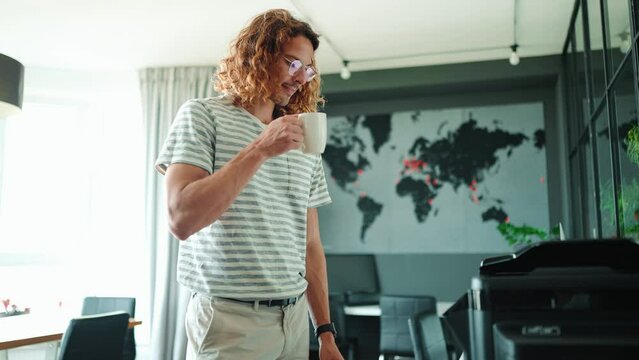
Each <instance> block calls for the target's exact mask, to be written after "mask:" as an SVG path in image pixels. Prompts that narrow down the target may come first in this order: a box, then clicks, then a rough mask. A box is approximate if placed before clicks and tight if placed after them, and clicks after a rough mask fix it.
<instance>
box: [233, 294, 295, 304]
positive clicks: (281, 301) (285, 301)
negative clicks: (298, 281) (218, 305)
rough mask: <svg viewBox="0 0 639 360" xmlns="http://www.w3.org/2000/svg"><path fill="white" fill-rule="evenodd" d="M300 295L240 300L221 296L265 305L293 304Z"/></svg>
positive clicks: (238, 300) (246, 302)
mask: <svg viewBox="0 0 639 360" xmlns="http://www.w3.org/2000/svg"><path fill="white" fill-rule="evenodd" d="M299 298H300V297H299V296H296V297H292V298H288V299H269V300H240V299H230V298H221V299H225V300H231V301H237V302H241V303H245V304H251V305H255V303H258V304H259V305H264V306H288V305H293V304H295V303H296V302H297V300H299Z"/></svg>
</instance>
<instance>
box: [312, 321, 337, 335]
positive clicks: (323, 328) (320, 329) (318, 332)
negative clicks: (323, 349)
mask: <svg viewBox="0 0 639 360" xmlns="http://www.w3.org/2000/svg"><path fill="white" fill-rule="evenodd" d="M328 331H330V332H331V333H333V336H337V331H336V330H335V325H334V324H333V323H328V324H322V325H319V326H318V327H317V328H315V337H316V338H319V336H320V335H321V334H323V333H325V332H328Z"/></svg>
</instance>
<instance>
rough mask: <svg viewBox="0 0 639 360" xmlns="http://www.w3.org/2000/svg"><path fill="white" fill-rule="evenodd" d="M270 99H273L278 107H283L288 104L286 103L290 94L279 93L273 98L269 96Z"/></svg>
mask: <svg viewBox="0 0 639 360" xmlns="http://www.w3.org/2000/svg"><path fill="white" fill-rule="evenodd" d="M271 101H273V102H274V103H275V105H277V106H279V107H284V106H286V105H288V103H289V102H290V101H291V97H290V96H284V95H279V96H276V97H274V98H271Z"/></svg>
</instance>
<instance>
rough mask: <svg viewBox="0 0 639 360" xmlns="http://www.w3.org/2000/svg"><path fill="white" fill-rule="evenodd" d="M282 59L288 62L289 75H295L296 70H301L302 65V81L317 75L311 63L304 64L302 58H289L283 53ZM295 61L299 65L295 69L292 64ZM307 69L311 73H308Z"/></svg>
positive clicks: (307, 80) (309, 79) (305, 81)
mask: <svg viewBox="0 0 639 360" xmlns="http://www.w3.org/2000/svg"><path fill="white" fill-rule="evenodd" d="M282 59H284V61H286V62H287V63H288V74H289V75H291V76H295V74H297V72H298V71H300V70H302V67H304V83H307V82H309V81H311V80H313V79H314V78H315V77H316V76H317V70H316V69H315V67H313V66H312V65H304V63H302V60H300V59H294V60H291V59H289V58H288V57H286V56H284V55H282ZM296 63H297V64H298V65H299V66H300V67H299V68H298V69H297V70H296V69H295V67H294V66H293V64H296ZM309 70H310V71H312V74H311V75H309V74H308V71H309Z"/></svg>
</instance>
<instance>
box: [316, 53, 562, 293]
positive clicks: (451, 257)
mask: <svg viewBox="0 0 639 360" xmlns="http://www.w3.org/2000/svg"><path fill="white" fill-rule="evenodd" d="M560 65H561V62H560V57H559V56H546V57H538V58H524V59H522V61H521V63H520V65H519V66H516V67H514V66H511V65H509V64H508V61H507V60H506V59H504V60H498V61H484V62H477V63H466V64H449V65H437V66H428V67H419V68H407V69H395V70H379V71H367V72H354V73H353V74H352V77H351V78H350V79H349V80H342V79H341V78H339V76H338V75H328V76H324V77H323V94H324V97H325V98H326V100H327V103H326V105H325V107H324V111H325V112H326V113H328V114H329V115H332V116H338V115H347V114H374V113H388V112H393V111H402V110H414V109H440V108H448V107H464V106H482V105H496V104H511V103H513V104H514V103H522V102H533V101H541V102H542V103H543V104H544V115H545V119H544V126H545V129H546V146H547V148H546V151H547V153H546V156H547V174H548V176H547V182H548V197H549V199H548V202H549V207H550V212H549V222H550V224H557V223H558V222H560V221H561V222H562V223H563V224H567V223H568V221H569V219H568V215H569V214H568V208H567V206H568V201H567V186H568V182H567V180H566V179H567V168H566V160H565V159H566V158H567V156H566V153H565V151H566V145H565V142H564V139H565V134H564V131H563V128H564V126H563V120H562V119H563V108H562V107H561V106H558V104H561V103H563V87H562V84H561V82H558V78H559V75H560V68H561V66H560ZM320 210H321V209H320ZM320 221H321V211H320ZM564 228H568V227H566V226H564ZM332 251H335V252H336V253H337V252H339V249H328V250H327V253H331V252H332ZM494 255H497V254H492V253H488V252H487V253H481V254H478V253H473V254H392V255H391V254H376V259H377V266H378V276H379V280H380V287H381V291H382V292H383V293H387V294H429V295H434V296H436V297H437V298H438V299H439V300H442V301H453V300H455V299H457V298H458V297H459V296H460V295H461V294H462V293H463V291H464V290H465V289H467V288H468V286H469V285H470V278H471V277H472V276H473V275H476V274H477V273H478V268H479V263H480V261H481V259H483V258H485V257H489V256H494ZM348 271H349V270H348V269H344V274H345V276H347V275H346V274H348V273H349V272H348ZM350 271H352V270H350ZM329 286H330V284H329Z"/></svg>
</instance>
